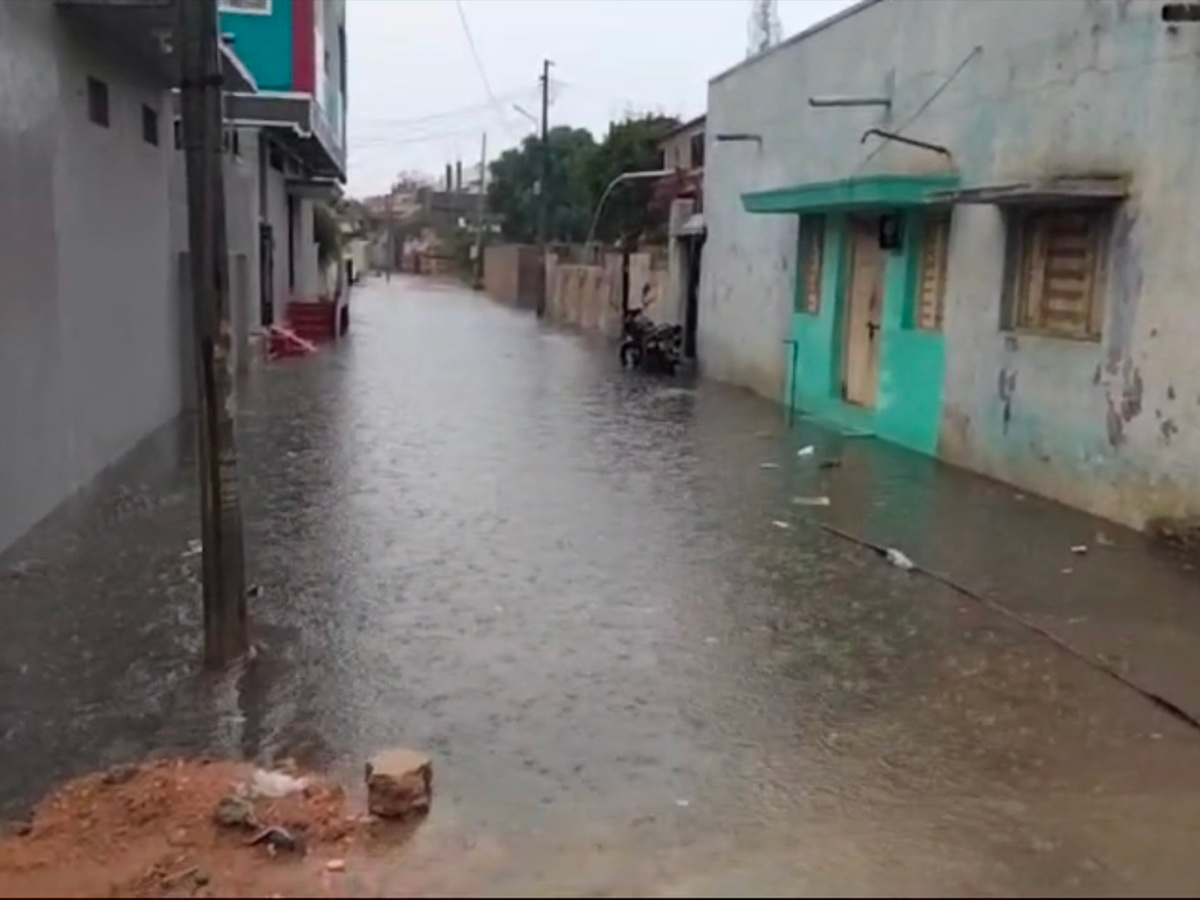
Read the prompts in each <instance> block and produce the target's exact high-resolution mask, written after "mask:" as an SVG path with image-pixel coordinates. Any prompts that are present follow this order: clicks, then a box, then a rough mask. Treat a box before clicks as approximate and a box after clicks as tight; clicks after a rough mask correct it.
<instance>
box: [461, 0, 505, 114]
mask: <svg viewBox="0 0 1200 900" xmlns="http://www.w3.org/2000/svg"><path fill="white" fill-rule="evenodd" d="M454 8H455V9H457V10H458V20H459V21H460V22H462V27H463V34H465V35H466V36H467V46H469V47H470V48H471V58H472V59H474V60H475V68H476V69H478V70H479V80H480V81H482V82H483V89H484V91H486V92H487V95H488V100H489V101H491V103H492V105H493V106H496V105H498V101H497V100H496V95H495V94H493V93H492V85H491V83H490V82H489V81H488V77H487V71H486V70H485V69H484V68H483V60H481V59H480V58H479V50H478V48H477V47H476V46H475V38H474V36H472V34H471V25H470V23H469V22H468V21H467V13H466V10H464V9H463V5H462V0H454ZM497 111H498V110H497Z"/></svg>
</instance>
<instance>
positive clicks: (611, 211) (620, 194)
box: [585, 113, 679, 244]
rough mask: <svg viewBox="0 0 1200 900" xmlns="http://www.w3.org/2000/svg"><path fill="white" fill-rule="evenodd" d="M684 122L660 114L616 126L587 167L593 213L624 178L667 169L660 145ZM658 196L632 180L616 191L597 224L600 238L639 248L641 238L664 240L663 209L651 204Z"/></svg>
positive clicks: (628, 119) (649, 184) (650, 187)
mask: <svg viewBox="0 0 1200 900" xmlns="http://www.w3.org/2000/svg"><path fill="white" fill-rule="evenodd" d="M678 124H679V120H678V119H676V118H674V117H673V116H663V115H657V114H654V113H646V114H642V115H629V116H626V118H625V119H624V120H622V121H620V122H613V123H612V124H610V125H609V127H608V134H607V135H605V137H604V140H603V141H602V142H601V143H600V144H599V145H598V146H597V148H596V152H595V153H594V154H592V156H591V158H590V159H589V161H588V165H587V173H586V176H585V177H586V180H587V183H588V187H589V193H590V194H591V196H592V197H593V198H594V199H593V209H594V204H595V203H596V202H599V200H600V196H601V195H602V194H603V193H604V189H605V188H606V187H608V185H609V184H610V183H611V182H612V180H613V179H614V178H616V177H617V176H618V175H621V174H623V173H625V172H644V171H647V170H652V169H658V168H661V166H662V159H661V153H660V152H659V149H658V142H659V141H660V140H662V138H663V136H664V135H665V134H666V133H667V132H668V131H670V130H671V129H672V128H674V127H675V126H677V125H678ZM653 193H654V185H653V183H652V182H650V181H632V182H627V183H625V184H620V185H618V186H617V187H616V188H614V189H613V192H612V193H611V194H610V195H609V197H608V200H607V201H606V202H605V204H604V209H603V210H602V211H601V213H600V219H599V220H598V221H597V223H596V239H597V240H599V241H603V242H605V243H612V242H617V243H628V244H633V243H634V242H636V241H637V240H638V238H640V237H654V236H658V235H659V233H660V232H661V231H662V230H663V228H664V226H665V224H666V223H665V220H664V216H663V214H662V211H661V210H656V209H653V208H652V206H651V197H652V195H653Z"/></svg>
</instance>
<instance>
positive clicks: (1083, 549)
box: [1071, 544, 1088, 556]
mask: <svg viewBox="0 0 1200 900" xmlns="http://www.w3.org/2000/svg"><path fill="white" fill-rule="evenodd" d="M1087 551H1088V548H1087V544H1076V545H1075V546H1074V547H1072V548H1071V552H1072V553H1078V554H1079V555H1081V556H1082V555H1083V554H1084V553H1087Z"/></svg>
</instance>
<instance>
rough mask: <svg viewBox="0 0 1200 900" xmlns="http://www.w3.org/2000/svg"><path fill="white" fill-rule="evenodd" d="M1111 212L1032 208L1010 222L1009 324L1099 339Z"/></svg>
mask: <svg viewBox="0 0 1200 900" xmlns="http://www.w3.org/2000/svg"><path fill="white" fill-rule="evenodd" d="M1111 223H1112V216H1111V213H1110V212H1109V211H1108V210H1105V209H1054V210H1031V211H1029V212H1025V213H1020V214H1017V215H1014V216H1013V217H1012V218H1011V220H1010V222H1009V233H1008V252H1007V256H1008V265H1007V283H1008V290H1007V291H1006V294H1007V311H1008V322H1007V325H1008V327H1009V328H1012V329H1015V330H1017V331H1028V332H1033V333H1035V334H1046V335H1051V336H1053V337H1064V338H1074V339H1077V340H1098V339H1099V337H1100V329H1101V324H1102V321H1103V316H1104V305H1103V293H1104V266H1105V261H1106V259H1107V252H1106V250H1107V246H1108V237H1109V233H1110V231H1111Z"/></svg>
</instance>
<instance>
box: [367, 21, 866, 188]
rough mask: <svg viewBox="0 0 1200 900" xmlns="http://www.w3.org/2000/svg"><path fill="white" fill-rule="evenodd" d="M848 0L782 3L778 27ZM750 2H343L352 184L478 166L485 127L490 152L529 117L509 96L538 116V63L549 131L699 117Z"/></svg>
mask: <svg viewBox="0 0 1200 900" xmlns="http://www.w3.org/2000/svg"><path fill="white" fill-rule="evenodd" d="M849 3H850V0H779V18H780V21H781V24H782V26H783V34H784V36H785V37H786V36H788V35H792V34H795V33H796V32H797V31H801V30H802V29H804V28H807V27H808V26H809V25H812V24H813V23H814V22H817V21H820V20H821V19H823V18H825V17H826V16H828V15H830V14H831V13H834V12H836V11H837V10H839V9H842V8H844V7H845V6H848V5H849ZM750 7H751V3H750V0H461V7H460V4H457V3H456V2H455V0H349V4H348V10H347V19H348V22H347V31H348V35H347V37H348V44H349V80H350V85H349V90H350V97H349V117H348V133H349V144H350V177H349V192H350V193H351V194H352V195H354V196H363V195H366V194H373V193H380V192H382V191H384V190H386V189H387V187H388V186H389V184H390V183H391V182H392V180H393V178H394V177H395V175H396V174H397V173H398V172H400V171H402V170H417V171H422V172H425V173H427V174H430V175H440V173H441V172H442V169H443V167H444V165H445V163H447V162H453V161H455V160H457V159H459V158H462V159H463V161H464V164H467V163H476V162H477V161H478V159H479V151H480V146H479V145H480V137H481V135H482V133H483V132H484V131H486V132H487V135H488V154H489V156H494V155H495V154H496V153H498V152H499V151H501V150H503V149H504V148H506V147H511V146H513V145H514V144H516V143H518V142H519V141H520V140H521V138H522V137H523V136H524V135H526V134H528V133H530V132H531V131H532V130H533V129H534V123H533V122H532V121H530V120H529V119H527V118H525V117H524V116H522V115H521V114H520V113H518V112H517V111H515V110H514V109H513V104H514V103H516V104H518V105H520V106H521V107H522V108H523V109H525V110H527V111H528V112H529V113H530V114H532V115H535V116H536V115H537V114H538V104H539V95H538V86H537V79H538V74H539V72H540V67H541V63H542V59H543V58H548V59H551V60H553V61H554V67H553V68H552V69H551V83H552V85H553V90H552V105H551V108H550V122H551V125H552V126H553V125H573V126H577V127H585V128H588V129H590V130H591V131H592V132H593V133H594V134H596V135H597V136H598V137H599V136H602V135H603V132H604V130H605V126H606V125H607V123H608V122H609V121H610V120H612V119H613V118H619V117H620V116H621V115H622V114H623V113H624V112H626V111H627V110H633V111H637V112H644V111H654V112H663V113H668V114H671V115H677V116H680V117H681V118H691V117H692V116H696V115H699V114H700V113H702V112H704V104H705V96H706V92H707V87H708V79H709V78H711V77H712V76H714V75H716V74H717V73H719V72H721V71H723V70H724V69H726V68H728V67H729V66H731V65H734V64H735V63H737V62H739V61H741V60H742V59H744V58H745V55H746V43H747V20H748V18H749V13H750ZM460 8H461V12H462V14H463V15H462V17H460V14H459V13H460ZM464 17H465V19H466V22H467V26H468V27H469V30H470V34H471V36H472V37H473V38H474V41H475V47H476V49H477V50H478V54H479V60H480V64H481V65H476V62H475V60H474V58H473V57H472V54H471V48H470V44H469V42H468V37H467V30H466V29H464V27H463V21H462V19H463V18H464ZM481 67H482V70H483V75H481V74H480V68H481ZM484 77H486V79H487V83H488V84H489V85H490V88H491V92H492V95H493V96H494V97H495V102H492V101H490V100H489V96H488V90H487V88H485V86H484Z"/></svg>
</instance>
